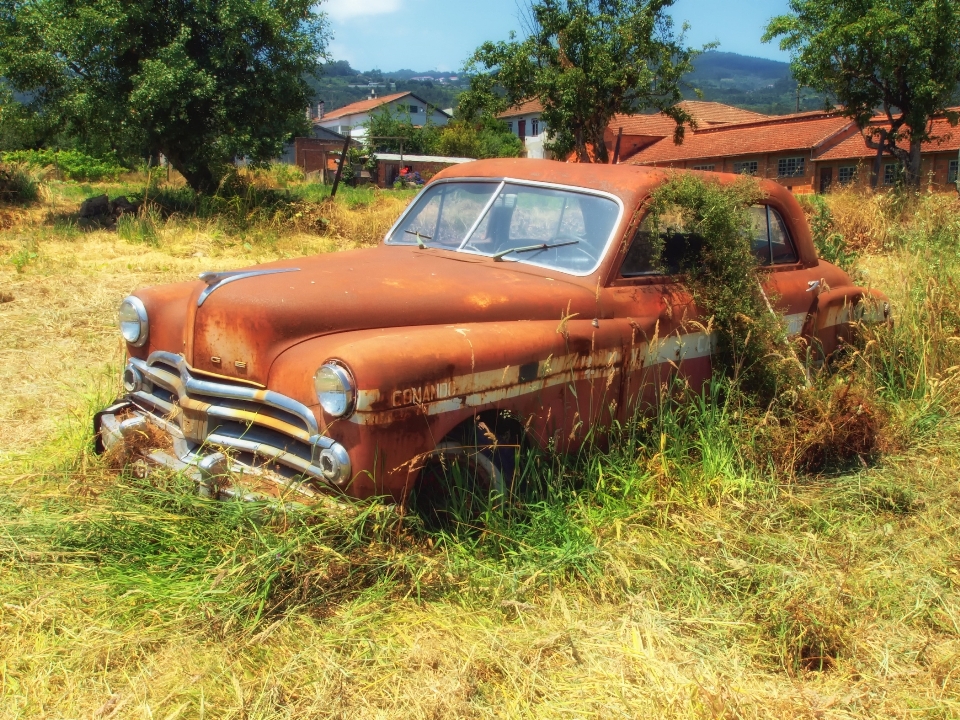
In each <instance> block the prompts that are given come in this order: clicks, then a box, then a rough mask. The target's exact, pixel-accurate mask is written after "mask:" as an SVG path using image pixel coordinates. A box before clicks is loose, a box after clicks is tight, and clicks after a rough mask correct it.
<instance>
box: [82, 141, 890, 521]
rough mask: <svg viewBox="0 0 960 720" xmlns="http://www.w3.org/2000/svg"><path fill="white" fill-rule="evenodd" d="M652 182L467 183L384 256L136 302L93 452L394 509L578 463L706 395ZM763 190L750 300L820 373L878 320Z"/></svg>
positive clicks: (704, 340) (546, 170)
mask: <svg viewBox="0 0 960 720" xmlns="http://www.w3.org/2000/svg"><path fill="white" fill-rule="evenodd" d="M678 172H681V171H678ZM668 176H669V173H668V172H667V171H664V170H654V169H647V168H640V167H634V166H624V165H580V164H565V163H559V162H552V161H541V160H528V159H510V160H482V161H477V162H473V163H468V164H463V165H459V166H456V167H452V168H448V169H446V170H444V171H442V172H440V173H439V174H438V175H436V177H434V178H433V179H432V180H431V181H430V182H429V183H428V184H427V185H426V186H425V188H424V189H423V190H422V191H421V192H420V193H419V194H418V195H417V197H416V198H415V199H414V200H413V201H412V202H411V203H410V205H409V206H408V207H407V209H406V210H405V211H404V212H403V214H402V215H401V216H400V218H399V219H398V220H397V221H396V223H395V224H394V225H393V227H392V228H391V229H390V231H389V232H388V233H387V236H386V238H385V239H384V241H383V242H382V243H380V244H379V245H378V246H376V247H372V248H364V249H357V250H349V251H343V252H338V253H331V254H324V255H319V256H315V257H302V258H298V259H292V260H290V259H287V260H282V261H278V262H273V263H269V264H264V265H257V266H254V267H250V268H245V269H241V270H236V271H233V272H208V273H204V274H202V275H200V277H199V279H198V280H195V281H192V282H186V283H181V284H175V285H166V286H161V287H150V288H145V289H141V290H138V291H136V292H135V293H134V294H132V295H130V296H129V297H127V298H126V299H125V300H124V301H123V303H122V305H121V307H120V311H119V321H120V328H121V332H122V335H123V338H124V340H125V341H126V349H127V355H128V357H127V361H126V366H125V369H124V371H123V386H124V392H125V394H124V395H123V396H122V397H121V398H120V399H118V400H117V401H116V402H115V403H113V404H112V405H111V406H110V407H108V408H106V409H104V410H103V411H102V412H100V413H98V414H97V416H96V420H95V424H96V435H97V443H98V449H99V450H100V451H102V452H103V451H108V452H109V451H116V449H117V448H125V447H128V448H133V449H134V450H135V452H136V454H137V457H138V458H139V459H138V462H139V463H141V464H142V465H143V466H145V467H147V468H151V467H157V466H159V467H166V468H169V469H172V470H175V471H179V472H182V473H185V474H187V475H189V476H190V477H192V478H193V479H194V480H195V481H196V483H197V484H198V485H199V486H200V488H201V490H202V491H203V492H206V493H211V494H213V493H215V494H218V495H223V494H226V495H228V496H230V495H232V496H237V495H241V496H243V497H250V496H253V497H260V496H262V493H263V492H264V488H275V489H277V490H276V492H274V496H275V497H276V496H278V495H277V494H276V493H287V492H289V493H292V494H294V495H296V496H298V497H303V498H311V497H322V496H323V495H324V494H326V493H331V492H332V493H339V494H344V495H347V496H352V497H354V498H369V497H373V496H377V497H384V498H393V499H394V500H396V501H398V502H401V501H403V500H404V499H405V498H406V496H407V494H408V493H409V492H410V490H411V488H414V487H415V486H416V485H417V483H418V481H419V480H420V478H421V477H423V476H424V473H425V468H426V467H427V466H429V464H430V463H431V462H434V461H436V460H437V459H438V458H440V459H444V458H446V459H450V458H460V459H462V461H463V462H465V463H468V464H469V465H470V466H471V467H472V469H473V471H474V475H475V476H476V477H477V478H479V480H478V482H482V483H483V484H485V485H486V486H487V487H494V488H495V487H498V486H502V484H503V482H504V478H505V477H507V476H509V475H510V473H511V472H513V465H512V463H514V462H515V456H514V457H513V458H512V457H511V453H509V452H505V448H515V447H517V446H518V445H519V444H520V443H521V442H524V443H528V444H529V445H531V446H534V447H540V448H546V447H548V446H550V447H552V448H554V449H556V450H558V451H561V452H568V451H572V450H575V449H576V448H578V447H579V446H580V445H581V444H582V443H583V442H584V438H586V437H587V436H588V434H589V433H590V431H591V429H592V428H595V427H596V426H599V425H602V424H604V423H610V422H611V421H612V420H621V421H624V420H627V419H629V418H630V417H631V415H632V414H633V413H635V412H636V411H637V409H638V408H639V407H641V406H643V405H644V403H650V402H655V400H656V387H657V384H658V383H661V382H663V379H664V378H665V377H667V376H668V375H670V374H673V375H674V376H676V375H679V376H682V377H683V378H684V379H685V380H686V381H688V382H690V383H691V384H692V385H696V384H698V383H701V384H702V383H705V382H707V381H708V380H709V378H710V377H711V353H712V350H713V349H714V338H712V337H711V335H710V334H709V333H707V332H705V330H706V329H707V325H708V323H707V322H706V319H705V318H702V317H701V315H700V312H699V310H698V308H697V307H696V306H695V303H694V301H693V298H692V296H691V294H690V292H689V291H688V290H687V289H686V288H685V287H684V284H683V282H682V277H681V276H678V274H677V270H676V268H675V267H673V266H672V263H671V259H670V243H669V242H668V243H667V246H666V247H665V248H664V258H663V262H662V263H661V264H659V265H657V266H653V265H652V264H651V262H650V253H649V251H648V245H649V235H650V227H649V224H648V223H647V222H646V218H645V202H646V201H647V200H648V199H649V197H650V195H651V193H652V192H653V191H654V189H655V188H656V187H658V185H660V184H661V183H663V182H664V179H665V178H666V177H668ZM728 179H729V178H728ZM759 182H760V183H761V185H762V189H763V192H764V194H765V196H766V197H765V199H764V200H763V201H762V203H761V204H759V205H757V206H755V207H754V208H752V209H751V213H752V217H753V227H754V228H755V233H754V234H755V237H754V238H753V243H754V250H755V253H756V257H757V261H758V263H760V265H761V266H762V273H761V276H762V277H763V284H764V288H765V290H766V292H767V294H768V295H769V297H770V298H771V299H772V302H773V303H774V304H775V305H776V309H777V310H778V311H779V312H781V313H783V315H784V316H785V318H786V322H787V324H788V326H789V331H790V332H791V333H792V334H794V335H797V334H800V335H803V336H804V337H806V338H807V339H808V340H809V341H810V342H811V344H812V345H815V346H816V347H817V348H818V352H819V353H821V355H827V354H829V353H830V352H832V351H833V350H834V349H835V348H836V347H837V345H838V343H841V342H843V340H844V338H845V333H847V332H849V325H850V323H851V321H852V320H854V319H855V318H856V317H857V316H858V313H860V314H862V312H861V310H860V309H862V308H864V307H866V306H867V305H870V306H872V307H874V308H875V309H874V310H871V311H870V312H872V313H874V314H876V313H878V312H879V313H882V314H886V313H888V312H889V308H887V307H886V304H885V298H884V297H883V296H882V295H881V294H879V293H876V292H874V291H871V290H867V289H865V288H862V287H858V286H857V285H855V284H854V283H853V282H852V281H851V279H850V277H848V275H847V274H846V273H845V272H843V271H842V270H840V269H839V268H837V267H835V266H833V265H831V264H829V263H827V262H824V261H823V260H819V259H818V257H817V253H816V251H815V247H814V243H813V240H812V238H811V232H810V229H809V227H808V224H807V222H806V219H805V217H804V214H803V211H802V209H801V206H800V205H799V204H798V202H797V200H796V199H795V197H794V196H793V195H792V194H791V193H790V192H789V191H787V190H786V189H785V188H783V187H782V186H780V185H779V184H777V183H775V182H772V181H768V180H761V181H759ZM873 300H876V301H877V302H873ZM867 301H870V302H867ZM877 308H879V309H877ZM678 309H681V310H682V311H678ZM696 318H700V319H701V320H702V323H701V324H700V325H697V324H695V323H694V324H691V323H690V322H689V321H690V320H691V319H696ZM245 479H246V480H245ZM251 488H253V489H256V492H254V490H252V489H251ZM258 493H261V495H258Z"/></svg>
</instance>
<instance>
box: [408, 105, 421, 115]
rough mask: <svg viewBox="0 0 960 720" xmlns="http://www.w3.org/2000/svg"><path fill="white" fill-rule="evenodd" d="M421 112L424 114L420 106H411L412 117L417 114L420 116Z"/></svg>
mask: <svg viewBox="0 0 960 720" xmlns="http://www.w3.org/2000/svg"><path fill="white" fill-rule="evenodd" d="M420 112H423V111H422V110H421V109H420V106H419V105H411V106H410V114H411V115H416V114H418V113H420Z"/></svg>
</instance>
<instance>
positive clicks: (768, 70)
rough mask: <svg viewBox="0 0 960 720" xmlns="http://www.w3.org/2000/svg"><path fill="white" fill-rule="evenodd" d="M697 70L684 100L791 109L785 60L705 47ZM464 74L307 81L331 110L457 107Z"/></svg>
mask: <svg viewBox="0 0 960 720" xmlns="http://www.w3.org/2000/svg"><path fill="white" fill-rule="evenodd" d="M695 66H696V69H695V70H694V72H692V73H690V75H688V76H687V77H686V78H685V81H686V82H687V84H688V86H689V87H688V88H687V89H686V91H685V92H684V95H685V96H686V97H687V98H688V99H694V98H696V97H697V93H696V90H697V89H699V90H700V91H701V92H702V93H703V99H705V100H712V101H715V102H722V103H727V104H728V105H733V106H735V107H742V108H745V109H747V110H754V111H756V112H762V113H767V114H771V115H783V114H787V113H792V112H796V109H797V84H796V81H795V80H794V79H793V77H792V76H791V74H790V66H789V65H788V64H787V63H784V62H779V61H776V60H767V59H765V58H756V57H748V56H746V55H738V54H736V53H726V52H708V53H704V54H703V55H701V56H700V57H699V58H697V60H696V62H695ZM468 84H469V81H468V79H467V78H466V77H463V76H460V75H457V74H456V73H443V72H437V71H429V72H418V71H415V70H409V69H403V70H396V71H392V72H382V71H380V70H369V71H360V70H356V69H355V68H352V67H351V66H350V64H349V63H348V62H346V61H343V60H340V61H338V62H335V63H330V64H328V65H327V66H325V67H324V74H323V76H322V77H321V78H320V79H318V80H311V85H312V86H313V88H314V90H315V93H316V96H315V98H316V100H318V101H319V100H323V101H324V103H325V105H326V109H327V110H328V111H329V110H335V109H337V108H340V107H343V106H344V105H348V104H350V103H352V102H357V101H358V100H363V99H365V98H367V97H369V96H370V91H371V90H375V91H376V92H377V94H379V95H386V94H388V93H392V92H403V91H405V90H409V91H411V92H413V93H416V94H417V95H419V96H420V97H421V98H423V99H424V100H426V101H427V102H430V103H433V104H434V105H436V106H437V107H440V108H451V107H456V103H457V96H458V95H459V94H460V93H461V92H462V91H463V90H464V89H465V88H466V87H467V86H468ZM823 105H824V99H823V96H821V95H817V94H815V93H813V92H812V91H810V90H804V91H803V93H802V94H801V98H800V109H801V110H819V109H820V108H821V107H823Z"/></svg>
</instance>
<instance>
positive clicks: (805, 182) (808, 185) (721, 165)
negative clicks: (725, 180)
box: [655, 150, 815, 194]
mask: <svg viewBox="0 0 960 720" xmlns="http://www.w3.org/2000/svg"><path fill="white" fill-rule="evenodd" d="M794 158H803V161H804V162H803V174H801V175H792V176H788V177H781V176H780V174H779V168H780V160H781V159H783V160H789V159H794ZM749 162H756V163H757V171H756V173H754V174H755V175H756V177H759V178H765V179H768V180H776V181H777V182H778V183H780V184H781V185H783V186H784V187H785V188H787V189H789V190H792V191H793V192H795V193H799V194H804V193H810V192H814V172H815V168H814V163H812V162H811V161H810V152H809V151H803V150H795V151H791V152H779V153H770V154H766V155H750V156H744V157H732V158H731V157H726V158H724V157H713V158H700V159H697V160H686V161H678V162H675V163H656V164H655V165H656V166H657V167H675V168H683V169H686V170H696V169H705V170H713V171H714V172H726V173H732V172H736V171H737V168H736V167H735V166H736V165H737V164H738V163H749ZM711 166H713V167H711Z"/></svg>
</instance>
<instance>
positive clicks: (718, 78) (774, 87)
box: [684, 52, 827, 115]
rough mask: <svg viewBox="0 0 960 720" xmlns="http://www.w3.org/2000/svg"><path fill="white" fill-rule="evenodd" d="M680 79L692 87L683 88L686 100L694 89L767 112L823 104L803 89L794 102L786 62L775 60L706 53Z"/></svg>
mask: <svg viewBox="0 0 960 720" xmlns="http://www.w3.org/2000/svg"><path fill="white" fill-rule="evenodd" d="M684 79H685V81H686V82H687V83H689V84H690V85H691V86H692V87H691V88H688V89H686V90H684V97H686V98H687V99H694V98H696V97H697V93H696V91H695V90H694V89H693V88H696V89H699V90H700V91H701V93H702V94H703V99H704V100H711V101H713V102H721V103H726V104H727V105H733V106H734V107H739V108H743V109H745V110H753V111H755V112H760V113H765V114H767V115H786V114H789V113H793V112H797V111H798V110H800V111H805V110H821V109H823V108H824V107H825V106H826V104H827V102H826V98H825V97H824V96H823V95H819V94H817V93H815V92H813V91H812V90H809V89H806V88H801V90H800V96H799V102H798V97H797V81H796V80H794V79H793V75H792V74H791V72H790V65H789V64H788V63H785V62H779V61H777V60H767V59H765V58H755V57H748V56H746V55H737V54H736V53H724V52H707V53H704V54H703V55H701V56H700V57H698V58H697V59H696V60H695V61H694V71H693V72H692V73H690V74H689V75H687V76H686V78H684ZM798 105H799V107H798Z"/></svg>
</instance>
